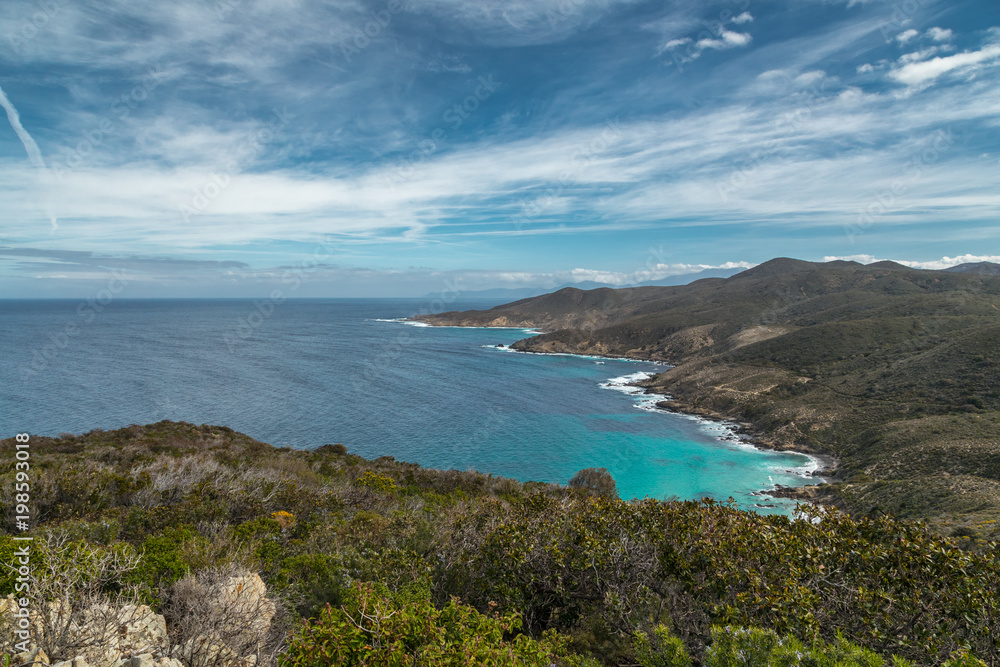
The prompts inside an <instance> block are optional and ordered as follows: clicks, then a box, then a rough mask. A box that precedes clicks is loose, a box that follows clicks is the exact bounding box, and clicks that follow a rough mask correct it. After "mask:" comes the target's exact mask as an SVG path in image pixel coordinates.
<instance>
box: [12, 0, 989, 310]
mask: <svg viewBox="0 0 1000 667" xmlns="http://www.w3.org/2000/svg"><path fill="white" fill-rule="evenodd" d="M0 90H2V92H0V104H2V106H3V109H4V112H5V114H6V123H4V122H3V121H4V116H3V115H0V298H4V297H6V298H36V297H68V298H86V297H88V296H93V295H94V294H98V293H101V291H102V290H107V289H108V286H109V285H115V287H116V288H117V291H115V293H116V294H118V293H121V294H122V295H123V296H128V297H226V296H244V297H258V296H266V295H269V294H272V293H274V294H277V293H280V294H281V295H282V296H283V297H340V296H420V295H423V294H427V293H436V292H439V291H440V292H442V293H448V294H450V295H452V296H458V295H461V294H462V293H469V292H473V291H475V290H482V289H489V288H497V287H508V288H520V287H539V286H540V287H546V288H548V287H555V286H558V285H561V284H565V283H572V282H578V281H587V280H595V281H600V282H606V283H609V284H613V285H625V284H630V283H634V282H641V281H645V280H656V279H660V278H663V277H666V276H670V275H678V274H686V273H691V272H695V271H699V270H702V269H706V268H737V267H749V266H753V265H755V264H757V263H759V262H763V261H766V260H768V259H770V258H773V257H777V256H788V257H797V258H800V259H806V260H813V261H823V260H829V259H834V258H849V259H857V260H858V261H862V262H871V261H877V260H880V259H893V260H896V261H900V262H903V263H907V264H909V265H911V266H916V267H921V268H944V267H946V266H950V265H953V264H958V263H962V262H966V261H1000V224H998V223H1000V187H998V185H1000V178H998V177H1000V3H997V2H996V0H965V1H963V0H947V1H946V0H892V1H889V0H780V1H768V0H725V1H723V2H711V1H706V0H676V1H666V2H664V1H662V0H661V1H659V2H644V1H640V0H511V1H502V0H495V1H483V0H374V1H372V2H360V1H359V2H354V1H336V2H323V1H320V0H302V1H297V0H197V1H190V0H175V1H172V2H147V1H144V0H101V1H100V2H91V1H87V0H23V1H22V0H5V1H4V2H3V3H0Z"/></svg>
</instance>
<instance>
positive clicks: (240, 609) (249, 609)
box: [217, 572, 275, 638]
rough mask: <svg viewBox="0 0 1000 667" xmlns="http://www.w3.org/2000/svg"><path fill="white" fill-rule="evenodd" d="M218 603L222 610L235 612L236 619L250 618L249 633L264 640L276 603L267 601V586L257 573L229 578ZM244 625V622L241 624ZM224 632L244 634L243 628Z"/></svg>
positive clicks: (234, 628) (222, 588) (225, 629)
mask: <svg viewBox="0 0 1000 667" xmlns="http://www.w3.org/2000/svg"><path fill="white" fill-rule="evenodd" d="M217 599H218V603H219V605H220V607H221V608H222V609H231V610H232V611H234V612H235V614H233V617H234V618H238V619H246V618H249V619H250V621H249V626H247V627H246V631H247V632H251V633H253V634H254V635H256V636H258V637H261V638H263V637H264V636H266V635H267V632H268V630H270V629H271V619H273V618H274V613H275V607H274V603H273V602H271V601H270V600H268V599H267V585H266V584H265V583H264V581H263V579H261V578H260V575H259V574H257V573H256V572H255V573H252V574H246V575H242V576H237V577H229V579H228V580H227V581H226V583H225V584H223V585H222V587H221V590H220V591H219V592H218V598H217ZM241 625H242V622H241ZM223 630H224V632H227V633H229V632H233V633H237V632H242V631H243V630H244V628H243V627H232V628H224V629H223Z"/></svg>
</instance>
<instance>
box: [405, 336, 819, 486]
mask: <svg viewBox="0 0 1000 667" xmlns="http://www.w3.org/2000/svg"><path fill="white" fill-rule="evenodd" d="M412 319H413V320H415V321H423V322H425V323H427V324H431V325H432V326H458V327H462V326H474V327H476V328H491V327H490V325H487V326H486V327H483V325H481V324H475V325H468V324H462V323H461V320H460V319H459V318H455V319H454V320H450V321H448V322H447V323H441V322H428V321H427V320H426V319H424V318H412ZM493 326H496V325H493ZM497 328H510V327H508V326H503V327H497ZM519 328H521V327H519ZM523 328H537V327H530V326H525V327H523ZM533 338H534V337H532V338H526V339H523V340H519V341H517V342H515V343H513V344H511V345H510V348H511V349H513V350H516V351H518V352H525V353H529V354H559V355H573V356H582V357H600V358H605V359H616V360H626V361H645V362H653V363H665V362H664V360H662V359H653V358H650V357H649V356H644V355H636V354H630V355H624V356H623V355H621V354H616V355H610V354H607V353H606V350H603V349H593V350H579V349H577V350H574V351H565V350H556V349H551V350H549V349H545V350H537V349H532V346H531V345H530V343H529V341H531V340H532V339H533ZM656 377H657V375H654V376H652V377H650V378H648V379H646V380H641V381H639V382H634V383H632V384H631V386H634V387H639V388H642V389H644V390H645V392H646V393H647V394H649V395H658V396H663V397H664V400H661V401H657V403H656V408H657V409H659V410H662V411H664V412H674V413H678V414H682V415H686V416H689V417H697V418H700V419H704V420H708V421H713V422H722V423H724V424H726V425H727V426H728V427H729V428H730V431H731V433H732V437H730V436H720V439H721V440H723V441H734V442H742V443H744V444H748V445H751V446H753V447H755V448H757V449H760V450H764V451H776V452H788V453H794V454H803V455H805V456H808V457H809V458H811V459H812V460H813V461H815V464H816V467H815V469H814V470H813V471H812V472H811V473H809V474H810V475H811V476H812V477H814V478H816V479H817V484H809V485H804V486H799V487H788V486H782V485H780V484H779V485H776V487H775V489H773V490H768V491H763V492H761V494H762V495H765V496H771V497H775V498H792V499H799V500H803V501H806V502H823V500H824V499H825V498H827V497H828V496H830V494H829V493H827V492H826V491H825V488H829V484H830V482H831V481H833V480H836V478H837V467H838V461H837V459H836V457H834V456H832V455H830V454H828V453H826V452H819V451H816V450H815V449H813V448H811V447H808V446H801V444H790V443H787V442H782V441H780V440H778V439H775V438H772V437H770V434H769V433H768V432H767V431H766V430H765V429H763V428H760V427H757V426H756V425H754V424H753V423H752V422H747V421H741V420H738V419H736V418H734V417H733V416H731V415H726V414H723V413H719V412H716V411H713V410H708V409H706V408H703V407H700V406H696V405H693V404H691V403H689V402H687V401H684V400H681V399H678V398H677V397H675V396H672V395H670V394H665V393H663V392H659V391H656V390H655V384H656Z"/></svg>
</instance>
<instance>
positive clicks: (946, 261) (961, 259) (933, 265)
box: [895, 255, 1000, 270]
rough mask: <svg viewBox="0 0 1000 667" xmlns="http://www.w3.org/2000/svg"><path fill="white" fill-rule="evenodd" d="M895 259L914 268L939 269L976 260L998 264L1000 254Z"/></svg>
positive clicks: (976, 261)
mask: <svg viewBox="0 0 1000 667" xmlns="http://www.w3.org/2000/svg"><path fill="white" fill-rule="evenodd" d="M895 261H897V262H899V263H900V264H903V265H905V266H909V267H912V268H914V269H935V270H940V269H947V268H949V267H952V266H958V265H959V264H975V263H978V262H993V263H996V264H1000V255H958V256H957V257H942V258H941V259H934V260H931V261H928V262H912V261H907V260H905V259H897V260H895Z"/></svg>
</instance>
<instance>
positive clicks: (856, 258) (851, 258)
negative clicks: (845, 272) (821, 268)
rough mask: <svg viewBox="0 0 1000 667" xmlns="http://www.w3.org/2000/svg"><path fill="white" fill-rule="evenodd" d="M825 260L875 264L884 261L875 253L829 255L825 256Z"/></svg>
mask: <svg viewBox="0 0 1000 667" xmlns="http://www.w3.org/2000/svg"><path fill="white" fill-rule="evenodd" d="M823 261H824V262H838V261H839V262H857V263H858V264H874V263H875V262H882V261H884V260H882V259H879V258H877V257H875V255H827V256H826V257H824V258H823Z"/></svg>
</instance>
